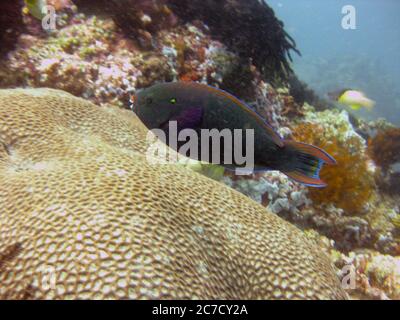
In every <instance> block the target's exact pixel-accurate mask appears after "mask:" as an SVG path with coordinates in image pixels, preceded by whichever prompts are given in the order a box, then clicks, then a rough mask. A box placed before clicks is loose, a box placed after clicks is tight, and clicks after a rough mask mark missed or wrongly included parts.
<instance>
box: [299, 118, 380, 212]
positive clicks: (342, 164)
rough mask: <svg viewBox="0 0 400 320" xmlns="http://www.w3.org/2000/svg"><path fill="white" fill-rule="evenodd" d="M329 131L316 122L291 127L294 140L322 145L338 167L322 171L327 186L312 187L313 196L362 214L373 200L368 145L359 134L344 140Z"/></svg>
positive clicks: (313, 198) (318, 202)
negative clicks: (367, 156) (367, 154)
mask: <svg viewBox="0 0 400 320" xmlns="http://www.w3.org/2000/svg"><path fill="white" fill-rule="evenodd" d="M328 130H329V128H327V127H326V126H320V125H317V124H316V123H313V122H305V123H301V124H298V125H297V126H294V127H293V128H292V136H293V138H294V140H298V141H302V142H305V143H310V144H313V145H316V146H319V147H320V148H322V149H324V150H325V151H327V152H328V153H329V154H330V155H332V156H333V157H334V158H335V159H336V161H337V165H336V166H329V167H326V168H324V170H323V171H322V173H321V178H322V180H324V181H325V182H326V183H327V184H328V186H327V187H326V188H323V189H316V188H315V189H311V190H310V198H311V199H312V200H313V202H314V203H316V204H329V203H331V204H334V205H335V206H336V207H338V208H342V209H343V210H344V212H345V213H346V214H360V213H362V212H363V211H365V204H366V203H368V201H369V200H370V199H371V196H372V194H373V191H374V187H375V185H374V180H373V176H372V174H371V172H370V171H369V166H368V159H367V158H366V156H365V152H364V149H365V146H364V144H363V142H362V140H361V139H360V138H359V137H357V136H352V137H348V138H346V139H342V140H341V139H340V137H338V135H336V134H334V135H332V133H329V132H328V133H327V131H328ZM339 130H340V129H339Z"/></svg>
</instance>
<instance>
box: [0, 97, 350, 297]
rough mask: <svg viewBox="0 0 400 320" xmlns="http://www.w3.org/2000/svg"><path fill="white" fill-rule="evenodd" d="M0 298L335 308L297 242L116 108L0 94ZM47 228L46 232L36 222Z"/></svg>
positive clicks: (309, 253) (323, 261) (327, 282)
mask: <svg viewBox="0 0 400 320" xmlns="http://www.w3.org/2000/svg"><path fill="white" fill-rule="evenodd" d="M0 103H1V106H2V108H1V109H0V128H1V136H0V139H1V140H0V141H1V151H0V152H1V153H0V182H1V183H0V186H1V187H0V206H1V207H2V211H1V213H0V259H1V260H3V261H2V263H1V264H0V265H1V268H0V282H1V284H2V285H1V287H0V297H1V298H21V297H22V298H36V299H37V298H181V299H184V298H203V299H204V298H208V299H217V298H218V299H223V298H230V299H240V298H250V299H255V298H276V299H279V298H310V299H312V298H314V299H315V298H345V297H346V295H345V293H344V291H343V290H342V289H341V287H340V285H339V282H338V280H337V278H336V275H335V274H334V271H333V269H332V267H331V265H330V262H329V260H328V259H327V257H326V256H325V255H324V254H321V252H320V250H319V249H318V247H317V246H315V245H314V244H313V243H312V242H311V241H309V240H308V239H307V238H306V237H305V236H304V235H302V232H301V231H300V230H298V229H297V228H295V227H294V226H292V225H291V224H289V223H287V222H286V221H284V220H282V219H280V218H279V217H277V216H276V215H274V214H272V213H270V212H268V211H266V210H265V209H264V208H263V207H262V206H260V205H258V204H256V203H255V202H253V201H251V200H250V199H248V198H247V197H245V196H243V195H241V194H240V193H238V192H236V191H234V190H232V189H230V188H227V187H225V186H223V185H222V184H220V183H218V182H215V181H213V180H211V179H208V178H205V177H203V176H201V175H199V174H197V173H195V172H193V171H190V170H188V169H185V168H183V167H182V166H179V165H175V164H169V165H164V166H160V165H151V164H150V163H149V162H148V161H147V160H146V157H145V155H144V154H145V150H147V148H148V141H147V140H146V134H147V132H146V130H145V129H144V127H143V125H142V124H141V123H140V122H139V121H138V120H137V118H135V117H133V116H132V113H130V112H129V111H127V110H120V109H117V108H113V107H110V108H99V107H97V106H96V105H93V104H92V103H90V102H87V101H85V100H83V99H80V98H76V97H73V96H72V95H70V94H68V93H66V92H63V91H58V90H53V89H25V90H23V89H14V90H1V91H0ZM44 221H45V223H44Z"/></svg>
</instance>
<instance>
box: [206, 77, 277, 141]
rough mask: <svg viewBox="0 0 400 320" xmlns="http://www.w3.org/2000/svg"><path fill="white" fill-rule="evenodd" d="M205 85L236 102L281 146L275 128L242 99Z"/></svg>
mask: <svg viewBox="0 0 400 320" xmlns="http://www.w3.org/2000/svg"><path fill="white" fill-rule="evenodd" d="M206 87H207V89H208V90H209V91H211V92H213V93H216V94H217V95H219V96H221V97H224V98H226V99H228V100H230V101H232V102H233V103H235V104H237V105H238V106H239V107H240V108H241V109H242V110H244V111H246V112H247V113H249V114H250V115H252V116H253V117H255V119H256V120H257V122H258V123H259V124H261V125H262V126H263V128H264V129H265V130H266V131H267V132H268V133H269V134H270V136H271V139H272V141H274V142H275V143H276V144H277V145H278V146H279V147H283V140H282V138H281V137H280V136H279V134H277V133H276V132H275V130H274V129H273V128H272V127H271V126H270V125H269V124H268V123H267V122H266V121H265V120H264V119H263V118H261V116H260V115H259V114H258V113H257V112H255V111H254V110H252V109H251V108H250V107H249V106H248V105H247V104H245V103H244V102H243V101H241V100H239V99H238V98H236V97H235V96H233V95H232V94H230V93H228V92H226V91H224V90H222V89H218V88H215V87H212V86H209V85H206Z"/></svg>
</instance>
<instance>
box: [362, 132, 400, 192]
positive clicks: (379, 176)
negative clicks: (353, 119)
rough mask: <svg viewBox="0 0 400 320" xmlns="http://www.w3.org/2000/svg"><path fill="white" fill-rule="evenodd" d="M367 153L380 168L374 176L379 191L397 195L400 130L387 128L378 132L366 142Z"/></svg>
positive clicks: (399, 169) (399, 171) (399, 165)
mask: <svg viewBox="0 0 400 320" xmlns="http://www.w3.org/2000/svg"><path fill="white" fill-rule="evenodd" d="M368 153H369V155H370V156H371V158H372V159H373V160H374V162H375V164H376V165H378V166H379V167H380V170H377V172H376V174H375V179H376V182H377V184H378V185H379V187H380V189H381V190H383V191H384V192H386V193H388V194H399V193H400V186H399V183H398V181H399V178H400V129H399V128H387V129H384V130H380V131H378V133H377V134H376V135H375V137H373V138H370V139H369V141H368Z"/></svg>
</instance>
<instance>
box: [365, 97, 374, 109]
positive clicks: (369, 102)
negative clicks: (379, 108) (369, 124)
mask: <svg viewBox="0 0 400 320" xmlns="http://www.w3.org/2000/svg"><path fill="white" fill-rule="evenodd" d="M364 106H365V107H366V108H367V109H368V110H371V109H372V108H373V107H374V106H375V101H374V100H371V99H365V102H364Z"/></svg>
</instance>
